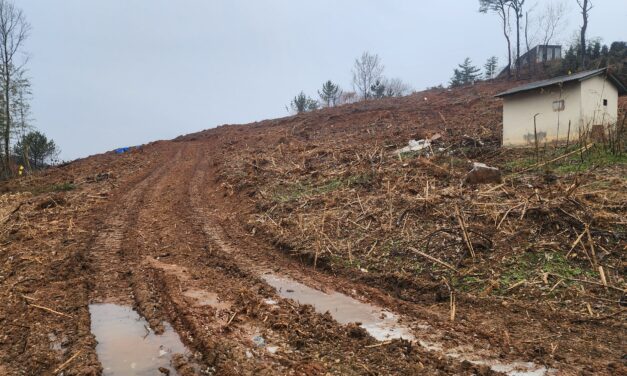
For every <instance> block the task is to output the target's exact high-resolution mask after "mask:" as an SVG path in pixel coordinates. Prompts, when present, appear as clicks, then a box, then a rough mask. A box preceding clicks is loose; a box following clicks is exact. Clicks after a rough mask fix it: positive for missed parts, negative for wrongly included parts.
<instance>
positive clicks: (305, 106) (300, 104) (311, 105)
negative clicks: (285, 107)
mask: <svg viewBox="0 0 627 376" xmlns="http://www.w3.org/2000/svg"><path fill="white" fill-rule="evenodd" d="M290 105H291V107H292V110H294V111H296V112H297V113H299V114H300V113H301V112H308V111H313V110H315V109H317V108H318V102H316V101H315V100H314V99H311V97H309V96H308V95H306V94H305V93H303V92H302V91H301V92H300V93H299V94H298V95H297V96H295V97H294V99H292V103H290Z"/></svg>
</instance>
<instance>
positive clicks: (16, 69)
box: [0, 0, 59, 178]
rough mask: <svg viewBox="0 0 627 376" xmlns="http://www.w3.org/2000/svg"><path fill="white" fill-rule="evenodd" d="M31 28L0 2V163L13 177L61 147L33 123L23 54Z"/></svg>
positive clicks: (10, 5)
mask: <svg viewBox="0 0 627 376" xmlns="http://www.w3.org/2000/svg"><path fill="white" fill-rule="evenodd" d="M30 30H31V27H30V24H29V23H28V22H27V21H26V17H25V16H24V13H23V12H22V10H21V9H19V8H17V7H16V6H15V4H14V3H13V2H12V1H9V0H0V135H1V139H2V142H1V143H0V155H1V160H2V163H1V164H0V169H1V176H2V177H4V178H6V177H9V176H11V175H13V174H14V173H15V172H16V170H17V165H18V164H20V165H25V166H26V168H27V169H34V168H42V167H44V166H45V164H46V162H47V161H50V160H51V159H52V158H54V157H56V155H58V151H59V149H58V147H57V146H56V144H55V143H54V141H52V140H49V139H48V138H47V137H46V136H45V135H44V134H43V133H41V132H37V131H34V129H33V126H32V124H31V113H30V99H31V96H32V92H31V83H30V80H29V78H28V77H27V75H26V65H27V63H28V55H27V54H26V53H25V52H24V51H23V48H24V43H25V41H26V39H27V38H28V35H29V33H30Z"/></svg>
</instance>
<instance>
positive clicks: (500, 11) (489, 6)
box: [479, 0, 512, 77]
mask: <svg viewBox="0 0 627 376" xmlns="http://www.w3.org/2000/svg"><path fill="white" fill-rule="evenodd" d="M488 11H490V12H494V13H496V14H497V15H498V16H499V18H500V19H501V25H502V26H503V36H504V37H505V40H506V41H507V68H506V69H507V75H508V77H511V76H512V42H511V39H510V36H509V33H510V27H509V11H510V8H509V0H479V12H481V13H488Z"/></svg>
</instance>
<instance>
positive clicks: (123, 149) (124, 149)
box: [113, 145, 142, 154]
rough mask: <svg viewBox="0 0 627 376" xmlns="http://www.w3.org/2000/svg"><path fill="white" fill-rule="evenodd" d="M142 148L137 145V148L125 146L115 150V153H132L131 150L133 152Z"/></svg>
mask: <svg viewBox="0 0 627 376" xmlns="http://www.w3.org/2000/svg"><path fill="white" fill-rule="evenodd" d="M141 147H142V146H141V145H136V146H124V147H121V148H117V149H115V150H113V151H114V152H115V154H122V153H126V152H129V151H131V150H133V149H139V148H141Z"/></svg>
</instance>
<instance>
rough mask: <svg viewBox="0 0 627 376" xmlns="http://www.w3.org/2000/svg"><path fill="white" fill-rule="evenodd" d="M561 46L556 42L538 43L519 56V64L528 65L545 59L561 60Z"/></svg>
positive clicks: (545, 60)
mask: <svg viewBox="0 0 627 376" xmlns="http://www.w3.org/2000/svg"><path fill="white" fill-rule="evenodd" d="M561 59H562V46H560V45H556V44H539V45H537V46H535V47H534V48H532V49H530V50H529V51H527V52H526V53H525V54H524V55H522V56H521V57H520V60H519V62H520V66H521V67H524V66H528V65H530V64H531V63H544V62H547V61H553V60H561Z"/></svg>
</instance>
